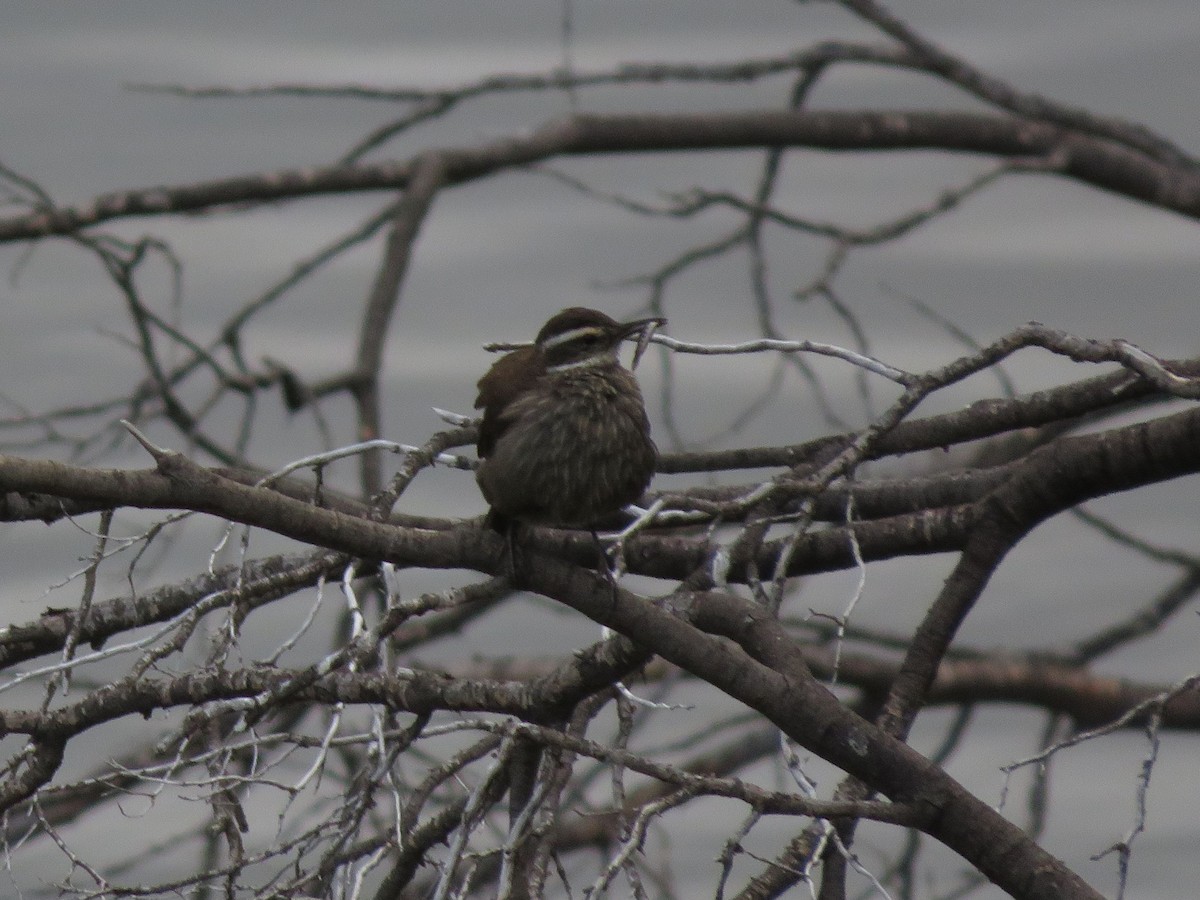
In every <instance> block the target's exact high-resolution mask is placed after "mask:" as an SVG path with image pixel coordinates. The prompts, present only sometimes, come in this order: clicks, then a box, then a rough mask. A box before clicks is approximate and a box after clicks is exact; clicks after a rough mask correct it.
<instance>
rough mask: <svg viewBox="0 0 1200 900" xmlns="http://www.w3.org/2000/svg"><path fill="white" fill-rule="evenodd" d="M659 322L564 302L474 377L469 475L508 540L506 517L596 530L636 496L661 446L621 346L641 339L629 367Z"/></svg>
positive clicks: (494, 525)
mask: <svg viewBox="0 0 1200 900" xmlns="http://www.w3.org/2000/svg"><path fill="white" fill-rule="evenodd" d="M664 324H666V320H665V319H663V318H660V317H651V318H644V319H634V320H632V321H628V322H618V321H617V320H615V319H613V318H611V317H610V316H608V315H606V314H605V313H602V312H600V311H598V310H595V309H588V308H586V307H582V306H574V307H569V308H567V309H564V310H561V311H560V312H558V313H555V314H554V315H553V316H551V317H550V319H549V320H548V321H547V322H546V324H545V325H543V326H542V328H541V330H540V331H539V332H538V334H537V338H536V339H535V340H534V342H533V344H532V346H526V347H521V348H518V349H517V350H513V351H511V352H509V353H507V354H506V355H504V356H502V357H501V358H500V359H498V360H497V361H496V362H495V363H494V364H493V365H492V367H491V368H490V369H489V370H488V371H487V373H486V374H485V375H484V376H483V377H482V378H481V379H479V383H478V388H479V395H478V397H477V399H476V401H475V407H476V408H477V409H482V410H483V418H482V421H481V423H480V426H479V439H478V442H477V444H476V451H477V453H478V456H479V459H480V464H479V468H478V469H477V470H476V480H477V482H478V484H479V489H480V492H481V493H482V494H483V497H484V499H485V500H486V501H487V503H488V507H489V510H488V515H487V522H488V524H489V525H491V527H492V528H493V529H495V530H496V531H500V532H505V533H507V534H508V535H509V538H510V541H511V537H512V531H511V528H512V526H513V523H529V524H538V525H553V526H559V527H567V528H588V529H591V530H592V533H593V535H594V534H595V531H596V528H597V526H601V525H603V524H604V523H606V522H608V521H611V520H613V519H614V518H615V517H616V514H617V513H619V512H620V511H621V510H622V509H623V508H624V507H625V506H627V505H628V504H630V503H633V502H634V501H636V500H637V499H638V498H639V497H641V496H642V494H643V493H644V492H645V490H646V488H647V487H648V485H649V484H650V480H651V477H652V476H653V474H654V469H655V465H656V463H657V460H658V451H657V449H656V448H655V446H654V441H653V440H652V439H651V437H650V422H649V419H648V418H647V416H646V405H645V402H644V401H643V400H642V392H641V390H640V388H639V387H638V383H637V380H636V379H635V378H634V376H633V373H632V372H631V371H630V370H629V369H626V368H625V367H624V366H622V365H621V362H620V359H619V358H618V351H619V349H620V345H621V342H622V341H624V340H626V339H629V338H632V337H634V336H638V338H639V342H638V349H637V351H636V352H635V355H634V361H633V365H634V366H636V365H637V359H638V358H639V357H640V355H641V352H642V351H643V350H644V349H645V347H646V344H647V342H648V341H649V339H650V336H651V335H652V334H653V332H654V330H655V329H657V328H659V327H661V326H662V325H664ZM510 547H511V544H510Z"/></svg>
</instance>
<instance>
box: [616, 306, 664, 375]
mask: <svg viewBox="0 0 1200 900" xmlns="http://www.w3.org/2000/svg"><path fill="white" fill-rule="evenodd" d="M666 324H667V320H666V319H664V318H663V317H662V316H651V317H650V318H648V319H634V320H633V321H630V322H625V323H623V324H622V325H621V340H628V339H629V338H632V337H633V336H635V335H636V336H637V349H636V350H634V351H633V363H632V364H631V365H630V366H629V368H630V369H636V368H637V364H638V361H639V360H641V358H642V354H643V353H645V352H646V348H647V347H649V346H650V338H652V337H653V336H654V332H656V331H657V330H658V329H660V328H662V326H664V325H666Z"/></svg>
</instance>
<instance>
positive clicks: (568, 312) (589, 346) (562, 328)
mask: <svg viewBox="0 0 1200 900" xmlns="http://www.w3.org/2000/svg"><path fill="white" fill-rule="evenodd" d="M665 322H666V319H663V318H660V317H658V316H653V317H650V318H646V319H633V320H631V321H629V322H618V321H617V320H616V319H613V318H612V317H610V316H606V315H605V314H604V313H602V312H600V311H599V310H595V309H588V308H587V307H583V306H572V307H570V308H568V309H564V310H563V311H562V312H559V313H555V314H554V315H553V316H551V317H550V320H549V321H548V322H546V324H545V325H543V326H542V330H541V331H539V332H538V336H537V340H536V341H535V342H534V346H535V347H536V348H537V350H538V353H539V354H540V355H541V357H542V361H543V362H544V364H545V366H546V371H547V372H565V371H569V370H571V369H582V368H587V367H590V366H598V365H607V364H609V363H616V362H617V348H618V347H620V345H621V342H622V341H624V340H627V339H629V338H632V337H635V336H636V337H637V338H638V339H639V341H638V350H637V352H636V353H635V355H634V361H633V364H634V365H635V366H636V365H637V360H638V358H639V357H641V355H642V351H643V350H644V349H645V345H646V342H647V341H648V340H649V338H650V335H651V334H653V333H654V330H655V329H656V328H658V327H659V326H661V325H663V324H664V323H665Z"/></svg>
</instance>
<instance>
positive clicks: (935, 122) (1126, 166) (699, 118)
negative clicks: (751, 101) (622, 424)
mask: <svg viewBox="0 0 1200 900" xmlns="http://www.w3.org/2000/svg"><path fill="white" fill-rule="evenodd" d="M764 147H792V148H804V147H807V148H811V149H819V150H845V151H862V150H879V151H883V150H944V151H947V152H952V153H973V154H982V155H987V156H999V157H1038V156H1045V157H1050V156H1052V155H1053V156H1054V157H1055V160H1054V161H1055V163H1056V171H1058V172H1059V173H1061V174H1062V175H1065V176H1067V177H1070V178H1074V179H1076V180H1078V181H1081V182H1084V183H1086V184H1090V185H1092V186H1094V187H1098V188H1101V189H1103V190H1107V191H1111V192H1113V193H1116V194H1121V195H1123V196H1126V197H1130V198H1132V199H1135V200H1141V201H1143V202H1145V203H1149V204H1152V205H1154V206H1158V207H1161V208H1163V209H1168V210H1172V211H1174V212H1178V213H1180V214H1182V215H1185V216H1188V217H1190V218H1200V170H1197V169H1195V168H1193V167H1190V166H1171V165H1167V164H1165V163H1163V162H1162V161H1160V160H1157V159H1154V158H1152V157H1150V156H1148V155H1146V154H1143V153H1140V152H1138V151H1136V150H1132V149H1129V148H1127V147H1122V146H1120V145H1117V144H1115V143H1113V142H1111V141H1106V140H1103V139H1101V138H1094V137H1090V136H1086V135H1081V134H1079V133H1077V132H1071V131H1067V130H1064V129H1062V128H1060V127H1057V126H1053V125H1047V124H1044V123H1040V122H1033V121H1030V120H1028V119H1019V118H1014V117H1010V116H993V115H982V114H976V113H962V112H934V111H924V110H894V111H871V110H863V111H817V112H813V111H805V110H795V111H782V112H781V111H777V110H761V111H751V112H733V113H693V114H657V115H656V114H641V115H622V114H612V115H580V116H574V117H569V118H566V119H561V120H557V121H553V122H550V123H548V124H546V125H544V126H543V127H541V128H539V129H538V130H536V131H534V132H533V133H532V134H523V135H513V136H511V137H508V138H503V139H500V140H497V141H494V142H492V143H490V144H483V145H480V146H477V147H466V148H457V149H455V148H446V149H442V150H438V151H436V152H437V153H438V155H440V156H441V157H442V158H443V159H444V161H445V164H446V168H445V178H446V184H448V185H454V184H461V183H464V182H468V181H473V180H475V179H477V178H481V177H483V176H485V175H489V174H492V173H494V172H497V171H499V170H502V169H506V168H513V167H519V166H525V165H528V164H529V163H533V162H538V161H543V160H546V159H550V158H552V157H555V156H585V155H599V154H615V153H621V154H624V153H661V152H678V151H689V150H716V149H726V150H738V149H741V150H760V149H762V148H764ZM417 165H418V164H417V161H415V160H404V161H386V162H379V163H370V164H362V165H334V166H324V167H308V168H303V169H286V170H282V171H277V172H270V173H263V174H254V175H243V176H238V177H234V178H224V179H218V180H216V181H207V182H198V183H196V184H191V185H178V186H172V187H167V186H160V187H151V188H141V189H135V190H130V191H122V192H118V193H113V194H104V195H101V196H98V197H96V198H94V199H93V200H91V201H90V202H88V203H84V204H82V205H79V206H67V207H58V208H53V209H38V210H36V211H34V212H31V213H27V214H25V215H21V216H13V217H9V218H7V219H0V242H10V241H19V240H31V239H36V238H39V237H45V236H47V235H55V234H59V235H61V234H70V233H72V232H75V231H79V230H80V229H84V228H88V227H90V226H92V225H96V224H98V223H100V222H106V221H110V220H113V219H123V218H129V217H133V216H162V215H175V214H179V213H185V212H195V211H197V210H203V209H211V208H213V207H220V206H228V205H232V204H245V203H263V202H268V201H277V200H291V199H298V198H302V197H310V196H321V195H325V194H335V193H355V192H362V191H380V190H392V191H394V190H405V189H407V188H408V186H409V184H410V183H411V181H412V180H413V178H414V175H415V173H416V170H417Z"/></svg>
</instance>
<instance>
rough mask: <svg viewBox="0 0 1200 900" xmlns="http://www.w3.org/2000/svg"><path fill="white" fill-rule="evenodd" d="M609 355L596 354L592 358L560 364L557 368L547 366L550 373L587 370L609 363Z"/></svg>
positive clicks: (587, 357)
mask: <svg viewBox="0 0 1200 900" xmlns="http://www.w3.org/2000/svg"><path fill="white" fill-rule="evenodd" d="M608 359H609V355H608V354H607V353H594V354H592V355H591V356H585V357H584V358H583V359H580V360H576V361H575V362H569V363H559V364H558V365H557V366H547V367H546V371H547V372H548V373H554V372H566V371H568V370H570V369H586V368H588V367H589V366H599V365H603V364H604V363H606V362H608Z"/></svg>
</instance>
